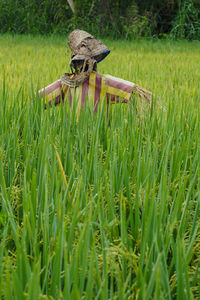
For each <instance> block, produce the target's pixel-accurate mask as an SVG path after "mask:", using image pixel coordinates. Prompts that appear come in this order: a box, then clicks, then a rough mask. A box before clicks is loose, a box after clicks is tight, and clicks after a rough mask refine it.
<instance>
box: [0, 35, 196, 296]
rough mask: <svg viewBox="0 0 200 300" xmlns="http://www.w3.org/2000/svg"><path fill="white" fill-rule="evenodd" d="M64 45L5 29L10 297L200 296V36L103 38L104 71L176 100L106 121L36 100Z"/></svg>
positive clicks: (3, 120) (0, 227)
mask: <svg viewBox="0 0 200 300" xmlns="http://www.w3.org/2000/svg"><path fill="white" fill-rule="evenodd" d="M66 42H67V39H66V38H62V37H55V36H53V37H49V38H44V37H29V36H11V35H3V36H0V68H1V72H0V84H1V85H0V205H1V210H0V241H1V247H0V295H1V297H2V299H6V300H7V299H19V300H21V299H31V300H32V299H181V300H182V299H199V297H200V228H199V222H200V211H199V208H200V207H199V206H200V180H199V178H200V167H199V159H200V154H199V153H200V152H199V151H200V141H199V137H200V122H199V110H200V71H199V70H200V43H199V42H185V41H182V42H173V43H172V42H170V41H144V40H139V41H132V42H126V41H111V40H105V43H106V45H107V46H108V47H109V48H110V49H111V54H110V55H109V56H108V57H107V58H106V59H105V61H103V62H102V63H100V64H99V66H98V71H99V72H100V73H106V74H111V75H113V76H117V77H122V78H124V79H127V80H130V81H133V82H136V83H138V84H140V85H141V86H143V87H145V88H147V89H149V90H151V91H152V92H153V93H154V94H155V96H156V100H158V101H159V102H160V103H161V104H163V105H164V106H165V107H166V109H167V112H166V113H164V112H162V111H161V110H159V109H157V110H155V109H152V110H151V111H150V112H148V113H146V114H145V115H142V116H141V115H139V114H136V107H135V105H133V106H131V107H130V109H129V110H127V109H126V108H125V106H123V105H115V106H114V107H113V112H112V119H111V120H110V122H109V124H108V121H107V120H106V115H105V113H104V112H101V111H100V110H99V111H98V113H97V115H94V114H93V113H92V112H91V111H90V109H89V107H86V109H85V111H84V112H83V113H81V115H80V118H79V119H78V120H77V118H76V117H75V110H74V109H72V110H70V109H69V106H68V105H67V104H66V105H64V106H60V107H57V108H56V109H48V110H44V109H43V104H42V103H41V101H40V100H39V99H38V98H35V97H34V92H35V91H36V90H37V89H38V88H42V87H44V86H46V85H48V84H49V83H51V82H53V81H55V80H56V79H58V78H60V77H61V75H62V74H63V73H64V72H66V71H69V59H70V53H69V51H68V53H67V54H66V47H65V45H66ZM31 97H32V101H31Z"/></svg>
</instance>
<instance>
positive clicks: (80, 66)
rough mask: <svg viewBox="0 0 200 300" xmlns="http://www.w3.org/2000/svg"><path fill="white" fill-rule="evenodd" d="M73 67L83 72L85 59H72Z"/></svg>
mask: <svg viewBox="0 0 200 300" xmlns="http://www.w3.org/2000/svg"><path fill="white" fill-rule="evenodd" d="M71 65H72V67H73V68H74V69H75V72H81V71H82V69H83V65H84V60H72V63H71Z"/></svg>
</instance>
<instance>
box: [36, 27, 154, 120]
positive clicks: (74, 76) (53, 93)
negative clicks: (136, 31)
mask: <svg viewBox="0 0 200 300" xmlns="http://www.w3.org/2000/svg"><path fill="white" fill-rule="evenodd" d="M68 46H69V47H70V49H71V51H72V54H71V62H70V67H71V71H72V73H65V74H64V75H63V76H62V77H61V79H59V80H57V81H55V82H54V83H52V84H50V85H49V86H47V87H46V88H43V89H42V90H40V91H39V96H40V97H42V98H44V97H45V98H46V99H47V104H46V105H45V107H46V106H47V105H50V106H51V105H52V104H54V105H58V104H60V103H64V102H66V101H69V103H70V106H72V105H73V101H77V103H76V105H77V115H78V114H79V112H80V111H81V110H83V108H84V104H85V102H86V101H90V103H92V105H93V107H94V112H97V108H98V106H99V104H100V105H101V106H102V104H103V103H104V101H106V105H107V108H108V107H109V105H110V104H115V103H119V102H120V103H121V102H122V103H128V102H129V101H130V99H131V98H133V95H135V96H136V97H137V96H139V99H140V104H141V106H143V105H144V104H147V105H148V106H149V107H150V106H151V103H152V93H151V92H149V91H147V90H145V89H144V88H142V87H140V86H139V85H137V84H135V83H133V82H130V81H126V80H123V79H121V78H117V77H113V76H110V75H101V74H99V73H97V64H98V63H99V62H101V61H102V60H103V59H105V58H106V56H107V55H108V54H109V53H110V50H109V49H108V48H107V47H106V46H105V45H104V44H103V43H102V42H101V41H99V40H96V39H95V38H94V37H93V36H92V35H91V34H89V33H88V32H86V31H83V30H79V29H76V30H74V31H72V32H71V34H70V35H69V39H68Z"/></svg>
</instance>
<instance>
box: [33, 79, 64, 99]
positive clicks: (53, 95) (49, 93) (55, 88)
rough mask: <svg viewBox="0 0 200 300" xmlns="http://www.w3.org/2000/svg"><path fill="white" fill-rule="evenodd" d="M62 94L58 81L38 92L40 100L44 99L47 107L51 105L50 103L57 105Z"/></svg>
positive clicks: (60, 84) (61, 87)
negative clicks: (47, 104)
mask: <svg viewBox="0 0 200 300" xmlns="http://www.w3.org/2000/svg"><path fill="white" fill-rule="evenodd" d="M63 92H64V91H63V86H62V83H61V80H60V79H58V80H56V81H55V82H53V83H51V84H50V85H48V86H47V87H45V88H43V89H41V90H39V92H38V95H39V97H41V98H45V100H46V103H49V105H51V104H52V102H53V103H54V104H55V105H57V104H59V103H60V102H61V98H62V99H63Z"/></svg>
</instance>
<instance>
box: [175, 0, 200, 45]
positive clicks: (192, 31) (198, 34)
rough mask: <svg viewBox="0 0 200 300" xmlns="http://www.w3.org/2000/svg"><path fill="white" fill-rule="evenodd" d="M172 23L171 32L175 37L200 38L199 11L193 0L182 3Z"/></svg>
mask: <svg viewBox="0 0 200 300" xmlns="http://www.w3.org/2000/svg"><path fill="white" fill-rule="evenodd" d="M172 24H173V27H172V30H171V33H170V34H171V36H172V37H173V38H182V39H183V38H186V39H188V40H195V39H196V40H199V39H200V20H199V11H198V10H197V9H196V8H195V7H194V4H193V1H191V0H187V1H184V2H183V3H182V5H181V7H180V10H179V12H178V14H177V16H176V18H175V20H174V21H173V23H172Z"/></svg>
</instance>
